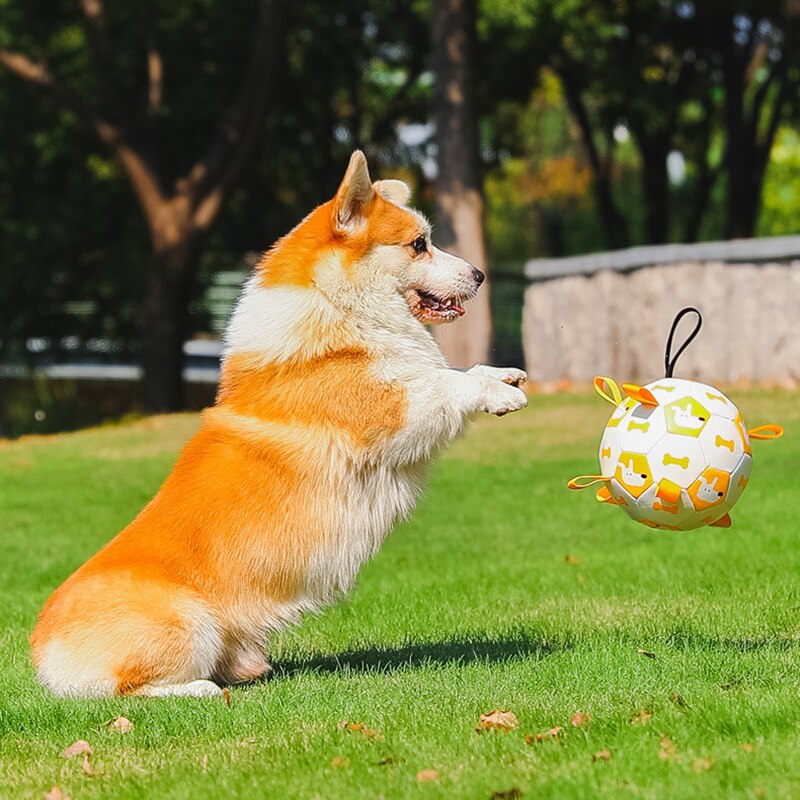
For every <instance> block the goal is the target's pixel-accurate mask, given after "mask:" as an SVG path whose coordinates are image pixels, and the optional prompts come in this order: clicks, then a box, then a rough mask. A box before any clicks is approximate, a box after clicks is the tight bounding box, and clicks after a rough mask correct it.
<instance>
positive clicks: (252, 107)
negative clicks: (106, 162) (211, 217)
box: [179, 0, 279, 218]
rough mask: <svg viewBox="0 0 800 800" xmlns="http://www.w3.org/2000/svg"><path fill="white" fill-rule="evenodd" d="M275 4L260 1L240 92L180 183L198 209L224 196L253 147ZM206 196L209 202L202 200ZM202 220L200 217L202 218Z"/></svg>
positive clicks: (268, 79) (268, 70)
mask: <svg viewBox="0 0 800 800" xmlns="http://www.w3.org/2000/svg"><path fill="white" fill-rule="evenodd" d="M278 2H279V0H261V2H260V9H259V15H258V21H257V23H256V28H255V36H254V41H253V50H252V54H251V57H250V64H249V66H248V68H247V73H246V75H245V78H244V80H243V81H242V89H241V91H240V92H239V95H238V97H237V98H236V100H235V102H234V103H233V105H232V106H231V108H230V109H229V110H228V112H227V113H226V114H225V116H224V118H223V120H222V122H221V123H220V125H219V130H218V134H217V136H216V138H215V140H214V141H213V142H212V143H211V145H210V146H209V148H208V149H207V150H206V152H205V153H204V154H203V156H202V157H201V158H200V159H199V160H198V161H197V162H196V163H195V165H194V166H193V167H192V168H191V170H190V171H189V174H188V177H187V178H186V179H185V181H183V182H182V183H184V186H185V189H184V190H185V191H188V193H189V194H190V195H192V196H193V197H194V199H195V202H196V203H198V205H199V204H201V203H203V204H204V200H205V199H209V200H210V199H211V196H212V195H216V194H219V195H220V196H221V193H224V190H225V189H226V188H227V187H228V186H229V185H230V183H232V181H233V180H234V179H235V177H236V176H237V175H238V173H239V170H240V169H241V168H242V166H243V165H244V163H245V161H246V160H247V158H248V157H249V155H250V151H251V150H252V148H253V145H254V144H255V136H256V133H257V131H258V125H259V123H260V122H261V117H262V114H263V112H264V107H265V105H266V100H267V91H268V89H269V87H270V85H271V83H272V77H273V69H272V67H273V61H274V59H273V56H274V51H275V47H274V45H275V41H276V39H277V36H276V28H277V6H278ZM179 183H180V182H179ZM220 190H222V192H220ZM206 194H208V195H209V197H208V198H205V197H204V195H206ZM212 205H213V203H212ZM205 216H207V215H206V214H200V217H202V218H205Z"/></svg>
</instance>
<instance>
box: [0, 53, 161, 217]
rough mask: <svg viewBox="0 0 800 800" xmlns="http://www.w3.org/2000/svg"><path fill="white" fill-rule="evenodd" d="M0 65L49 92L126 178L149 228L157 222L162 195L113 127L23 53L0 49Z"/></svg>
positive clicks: (119, 133) (141, 163)
mask: <svg viewBox="0 0 800 800" xmlns="http://www.w3.org/2000/svg"><path fill="white" fill-rule="evenodd" d="M0 64H4V65H5V66H6V68H7V69H8V70H9V71H11V72H12V73H13V74H15V75H16V76H17V77H18V78H21V79H22V80H24V81H26V82H27V83H30V84H33V85H34V86H39V87H40V88H42V89H44V90H45V91H47V92H49V93H50V94H51V95H52V96H53V97H54V98H55V99H56V100H57V101H58V102H59V103H60V104H61V105H62V106H63V107H64V108H66V109H68V110H69V111H72V112H73V113H74V114H75V115H76V116H77V117H78V121H79V123H80V124H81V126H82V127H83V128H84V129H85V130H87V131H88V132H89V133H90V134H92V135H93V136H95V137H96V138H97V139H99V140H100V142H101V143H102V144H103V145H105V146H106V147H107V148H108V149H109V150H110V151H111V152H112V154H113V155H114V157H115V158H116V159H117V161H118V162H119V164H120V166H121V167H122V168H123V169H124V170H125V172H126V173H127V174H128V177H129V178H130V180H131V183H132V185H133V188H134V191H135V192H136V195H137V197H138V198H139V201H140V203H141V204H142V207H143V209H144V211H145V214H146V215H147V218H148V221H150V222H151V224H152V223H153V222H154V221H155V220H156V219H157V217H158V214H159V211H160V208H161V205H160V204H161V202H162V201H163V195H162V192H161V189H160V186H159V185H158V181H157V180H156V178H155V176H154V175H153V173H152V171H151V170H150V169H149V168H148V166H147V164H146V163H145V160H144V159H143V158H142V156H141V154H139V153H138V152H137V151H136V150H135V149H134V148H133V147H132V146H131V145H130V144H129V143H128V142H127V141H126V140H125V136H124V134H123V132H122V131H121V130H120V128H118V127H117V126H116V125H113V124H112V123H110V122H108V121H107V120H105V119H103V118H102V117H99V116H97V115H96V114H95V112H94V111H93V110H92V109H91V108H90V107H89V106H88V105H87V104H86V103H85V102H84V101H83V99H82V98H81V97H80V96H79V95H78V94H76V93H75V92H73V91H72V90H71V89H70V88H69V87H67V86H65V85H64V84H62V83H61V82H60V81H59V80H58V79H57V78H56V77H55V76H54V75H53V74H52V73H51V72H50V70H49V69H48V67H47V65H46V64H45V63H44V62H40V61H32V60H31V59H29V58H28V57H27V56H26V55H23V54H22V53H16V52H12V51H10V50H6V49H5V48H2V47H0Z"/></svg>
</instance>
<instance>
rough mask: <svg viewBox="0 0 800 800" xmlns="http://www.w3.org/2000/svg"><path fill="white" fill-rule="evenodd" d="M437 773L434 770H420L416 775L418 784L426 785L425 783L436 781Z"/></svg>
mask: <svg viewBox="0 0 800 800" xmlns="http://www.w3.org/2000/svg"><path fill="white" fill-rule="evenodd" d="M438 778H439V773H438V772H437V771H436V770H435V769H421V770H420V771H419V772H418V773H417V781H418V782H419V783H426V782H427V781H435V780H438Z"/></svg>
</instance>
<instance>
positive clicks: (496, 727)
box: [475, 708, 519, 733]
mask: <svg viewBox="0 0 800 800" xmlns="http://www.w3.org/2000/svg"><path fill="white" fill-rule="evenodd" d="M517 725H519V722H518V721H517V715H516V714H515V713H514V712H513V711H501V710H500V709H499V708H496V709H495V710H494V711H490V712H489V713H488V714H481V719H480V722H478V724H477V725H476V726H475V730H476V731H478V733H483V731H510V730H511V729H512V728H516V727H517Z"/></svg>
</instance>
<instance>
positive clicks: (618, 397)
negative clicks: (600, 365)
mask: <svg viewBox="0 0 800 800" xmlns="http://www.w3.org/2000/svg"><path fill="white" fill-rule="evenodd" d="M606 387H608V388H606ZM594 390H595V391H596V392H597V394H599V395H600V397H602V398H603V400H605V401H607V402H609V403H611V405H612V406H618V405H619V404H620V403H621V402H622V392H620V390H619V386H617V382H616V381H615V380H614V379H613V378H606V377H605V375H598V376H597V377H596V378H595V379H594Z"/></svg>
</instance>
